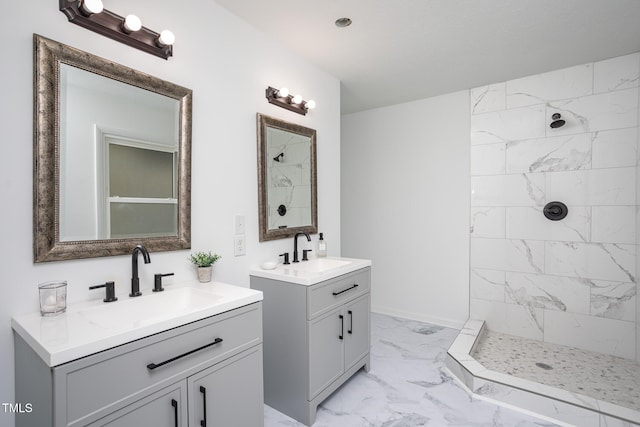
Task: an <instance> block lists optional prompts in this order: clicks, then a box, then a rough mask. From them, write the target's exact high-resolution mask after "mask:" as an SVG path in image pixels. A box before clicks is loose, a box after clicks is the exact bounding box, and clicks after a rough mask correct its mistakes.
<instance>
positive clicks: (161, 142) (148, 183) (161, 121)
mask: <svg viewBox="0 0 640 427" xmlns="http://www.w3.org/2000/svg"><path fill="white" fill-rule="evenodd" d="M191 113H192V91H191V90H190V89H187V88H185V87H182V86H178V85H176V84H173V83H170V82H167V81H164V80H161V79H159V78H156V77H153V76H150V75H147V74H145V73H142V72H140V71H137V70H134V69H131V68H128V67H125V66H123V65H120V64H116V63H114V62H111V61H109V60H106V59H103V58H100V57H97V56H94V55H92V54H90V53H87V52H83V51H81V50H78V49H75V48H73V47H70V46H66V45H64V44H61V43H58V42H56V41H53V40H50V39H47V38H45V37H42V36H39V35H37V34H34V175H33V200H34V226H33V228H34V262H46V261H61V260H68V259H78V258H92V257H102V256H112V255H123V254H128V253H130V252H131V250H132V249H133V247H135V246H136V245H137V244H143V245H145V247H147V249H149V250H150V251H154V252H157V251H170V250H179V249H189V248H190V247H191Z"/></svg>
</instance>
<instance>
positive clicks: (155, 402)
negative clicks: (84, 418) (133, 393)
mask: <svg viewBox="0 0 640 427" xmlns="http://www.w3.org/2000/svg"><path fill="white" fill-rule="evenodd" d="M186 392H187V389H186V387H185V384H184V383H183V382H180V383H178V384H174V385H173V386H171V387H167V388H166V389H162V390H160V391H158V392H156V393H153V394H152V395H150V396H148V397H146V398H144V399H141V400H140V401H138V402H136V403H134V404H131V405H129V406H127V407H125V408H123V409H121V410H119V411H116V412H114V413H112V414H109V415H108V416H106V417H104V418H102V419H101V420H99V421H96V422H95V423H91V424H89V427H132V426H154V427H177V426H178V427H179V426H186V425H187V408H186V402H187V393H186Z"/></svg>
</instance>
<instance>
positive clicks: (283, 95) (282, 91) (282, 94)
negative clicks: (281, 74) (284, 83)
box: [278, 87, 289, 98]
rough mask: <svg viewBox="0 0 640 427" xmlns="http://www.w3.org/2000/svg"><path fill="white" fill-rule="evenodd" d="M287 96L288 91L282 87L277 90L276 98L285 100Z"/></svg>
mask: <svg viewBox="0 0 640 427" xmlns="http://www.w3.org/2000/svg"><path fill="white" fill-rule="evenodd" d="M287 96H289V89H287V88H286V87H283V88H280V89H279V90H278V97H280V98H286V97H287Z"/></svg>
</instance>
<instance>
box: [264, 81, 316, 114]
mask: <svg viewBox="0 0 640 427" xmlns="http://www.w3.org/2000/svg"><path fill="white" fill-rule="evenodd" d="M265 95H266V98H267V100H268V101H269V103H270V104H273V105H277V106H278V107H282V108H286V109H287V110H289V111H293V112H294V113H298V114H302V115H303V116H305V115H306V114H307V112H308V111H309V110H313V109H314V108H316V102H315V101H314V100H313V99H310V100H308V101H305V100H303V99H302V95H291V94H290V93H289V89H287V88H286V87H283V88H280V89H276V88H273V87H271V86H269V87H268V88H267V91H266V94H265Z"/></svg>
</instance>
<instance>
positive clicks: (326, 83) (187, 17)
mask: <svg viewBox="0 0 640 427" xmlns="http://www.w3.org/2000/svg"><path fill="white" fill-rule="evenodd" d="M106 6H107V8H108V9H110V10H113V11H114V12H115V13H118V14H120V15H124V14H127V13H135V14H137V15H138V16H140V17H141V18H142V20H143V23H144V25H145V26H148V27H149V28H152V29H154V30H157V31H159V30H162V29H163V28H170V29H171V30H172V31H173V32H174V33H175V34H176V44H175V48H174V57H173V58H171V59H169V60H168V61H165V60H162V59H160V58H157V57H155V56H152V55H149V54H146V53H144V52H142V51H139V50H136V49H133V48H130V47H128V46H125V45H123V44H121V43H118V42H116V41H113V40H110V39H107V38H105V37H102V36H100V35H98V34H96V33H93V32H91V31H88V30H85V29H83V28H82V27H80V26H77V25H74V24H70V23H68V22H67V18H66V17H65V16H64V14H62V13H61V12H59V11H58V5H57V2H52V1H50V0H36V1H33V2H19V1H15V2H7V3H6V4H5V10H4V11H3V14H2V16H3V18H2V25H0V36H1V38H2V39H3V40H5V44H4V49H3V60H2V66H1V67H0V82H1V83H0V84H2V87H1V92H2V97H1V101H0V102H1V103H2V114H0V128H1V129H2V131H3V136H2V138H0V144H1V145H2V149H3V163H2V167H1V168H0V195H1V197H2V200H3V203H2V210H1V214H0V215H1V224H2V243H1V244H0V245H1V246H0V248H1V249H2V250H1V251H0V271H1V272H2V280H0V295H1V297H0V324H1V325H4V326H3V327H2V328H0V369H1V374H0V378H1V381H0V402H13V344H12V333H11V327H10V318H11V316H12V315H14V314H18V313H23V312H30V311H35V310H37V291H36V289H37V284H38V283H40V282H44V281H47V280H51V279H66V280H68V282H69V289H68V292H69V295H68V298H69V304H73V303H74V302H77V301H80V300H85V299H87V298H102V296H101V295H99V293H92V294H91V295H90V294H89V291H88V290H87V287H88V286H89V285H91V284H94V283H100V282H104V281H106V280H115V281H116V287H117V291H118V292H119V293H122V294H125V293H126V292H127V287H128V283H129V279H130V275H131V271H130V269H131V257H130V256H118V257H110V258H101V259H90V260H77V261H65V262H55V263H46V264H38V265H35V264H34V263H33V251H32V167H33V164H32V154H33V153H32V137H33V135H32V130H33V127H32V116H33V113H32V97H33V89H32V69H33V60H32V57H33V53H32V52H33V47H32V45H33V42H32V37H33V33H38V34H40V35H43V36H45V37H48V38H51V39H54V40H56V41H59V42H62V43H65V44H68V45H71V46H74V47H77V48H79V49H82V50H85V51H88V52H91V53H93V54H96V55H99V56H102V57H105V58H108V59H110V60H113V61H115V62H118V63H120V64H123V65H126V66H129V67H132V68H135V69H138V70H141V71H143V72H146V73H148V74H152V75H155V76H157V77H160V78H162V79H165V80H169V81H171V82H174V83H176V84H179V85H183V86H186V87H189V88H191V89H193V92H194V97H193V177H192V236H193V241H192V248H193V249H194V250H199V249H204V250H212V251H215V252H218V253H220V254H221V255H222V257H223V258H222V260H221V261H220V262H219V264H217V265H216V270H215V272H214V279H215V280H220V281H225V282H229V283H235V284H238V285H241V286H248V284H249V276H248V275H247V270H248V268H249V267H250V265H253V264H257V263H259V262H261V261H262V260H263V259H264V258H268V257H272V256H275V255H276V254H278V253H280V252H283V251H285V250H288V251H291V250H292V246H293V244H292V242H291V241H290V239H287V240H281V241H273V242H268V243H262V244H260V243H258V216H257V214H258V213H257V207H258V193H257V166H256V165H257V152H256V113H257V112H261V113H264V114H268V115H271V116H275V117H279V118H281V119H283V120H287V121H291V122H295V123H299V124H302V125H304V126H307V127H311V128H314V129H316V130H317V132H318V206H319V210H318V222H319V227H320V229H321V230H322V231H324V232H325V233H326V234H325V235H326V236H327V238H330V239H331V241H332V244H331V246H330V247H329V252H330V254H332V255H338V254H339V253H340V200H339V194H340V187H339V182H340V173H339V170H338V169H337V165H339V163H340V130H339V126H340V110H339V105H340V103H339V102H340V99H339V97H340V86H339V82H338V81H337V80H336V79H335V78H333V77H332V76H329V75H327V74H326V73H325V72H323V71H321V70H319V69H317V68H316V67H314V66H312V65H310V64H308V63H306V62H305V61H303V60H301V59H300V58H299V57H296V56H294V55H292V54H290V53H288V52H286V51H284V50H281V48H280V46H279V45H277V44H276V43H275V42H272V41H271V40H270V39H269V38H268V37H265V36H264V35H263V34H260V33H258V32H257V31H256V30H254V29H253V28H251V27H249V26H248V25H246V24H244V23H243V22H241V21H239V20H238V19H236V18H235V17H234V16H232V15H230V14H229V13H228V12H227V11H225V10H224V9H222V8H221V7H219V6H218V5H217V4H216V3H215V2H213V1H211V0H190V1H188V2H174V1H168V0H162V1H153V0H138V1H136V2H130V1H126V0H110V1H109V2H108V4H107V5H106ZM36 11H37V12H36ZM285 84H286V85H287V86H288V87H289V88H291V89H292V90H295V91H296V92H300V93H302V94H303V96H304V97H305V98H307V97H308V98H313V99H315V100H316V101H317V103H318V107H317V108H316V109H315V110H313V112H312V113H311V114H309V115H307V116H306V117H303V116H301V115H298V114H295V113H293V112H289V111H287V110H284V109H282V108H278V107H276V106H273V105H271V104H268V103H267V101H266V99H265V98H264V93H265V89H266V88H267V86H269V85H271V86H276V87H277V86H284V85H285ZM235 214H244V215H246V227H247V235H246V238H247V256H245V257H238V258H234V256H233V233H234V227H233V224H234V215H235ZM188 254H189V251H179V252H165V253H155V254H151V261H152V262H151V264H150V265H144V266H142V267H141V282H142V285H141V286H142V292H146V291H149V289H150V288H151V287H152V278H153V276H152V275H153V273H157V272H160V271H161V272H169V271H173V272H175V273H176V276H175V278H173V281H179V280H184V279H192V278H195V271H194V270H193V268H192V266H191V265H190V264H189V263H188V261H187V256H188ZM167 283H171V282H170V281H167ZM123 298H126V296H123ZM12 423H13V422H12V417H11V416H10V415H7V414H4V413H2V412H0V425H3V426H7V425H12Z"/></svg>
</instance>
